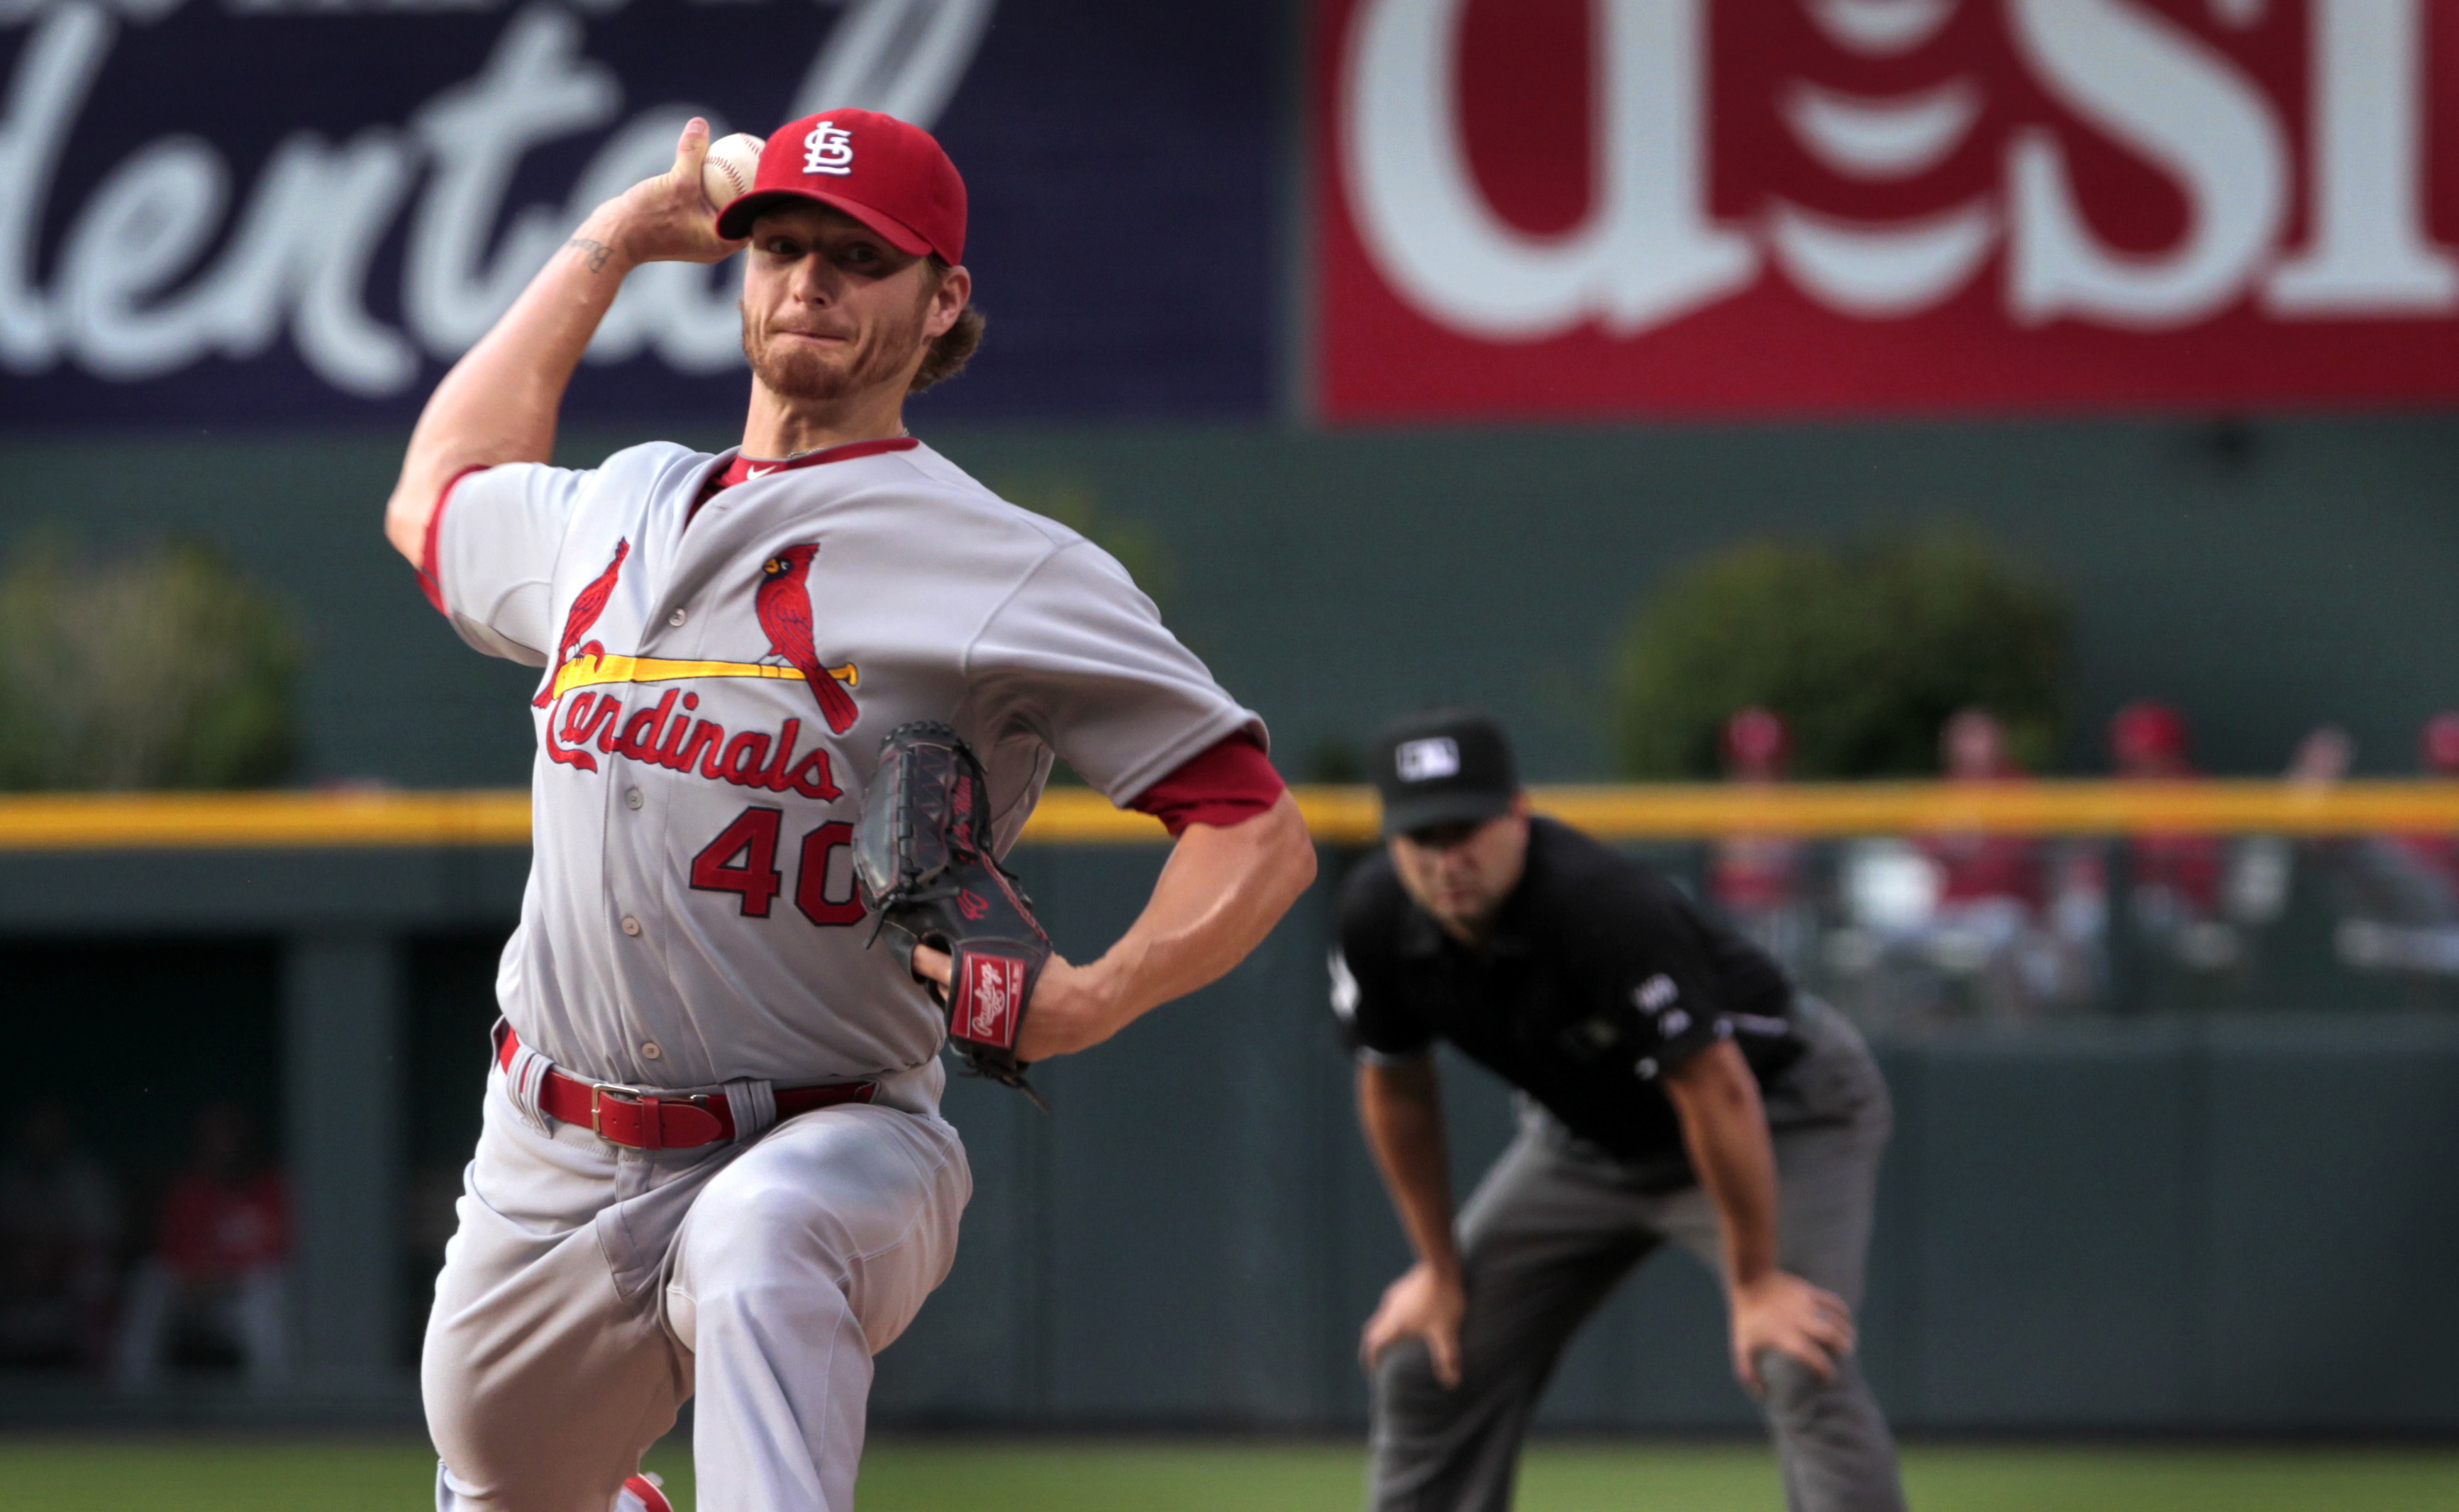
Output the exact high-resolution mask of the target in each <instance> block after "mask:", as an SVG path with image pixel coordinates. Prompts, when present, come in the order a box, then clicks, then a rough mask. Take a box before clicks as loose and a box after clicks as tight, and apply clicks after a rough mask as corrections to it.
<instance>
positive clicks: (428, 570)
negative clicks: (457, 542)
mask: <svg viewBox="0 0 2459 1512" xmlns="http://www.w3.org/2000/svg"><path fill="white" fill-rule="evenodd" d="M486 468H487V464H486V463H484V462H474V463H472V464H471V465H470V466H468V467H465V468H463V469H462V470H461V471H460V472H458V473H453V474H452V476H451V477H449V478H447V479H445V480H444V487H443V489H442V490H441V491H440V492H439V493H437V494H436V495H435V512H434V513H433V514H431V515H428V516H427V535H426V537H425V538H424V539H423V540H421V541H420V543H419V547H418V587H419V591H420V592H422V593H424V594H426V595H427V601H428V602H429V603H431V604H433V605H434V606H435V612H436V613H437V614H440V615H449V614H451V613H452V611H451V610H448V609H446V608H445V607H444V579H443V578H440V577H438V576H437V575H436V569H435V550H436V542H437V540H438V538H439V537H440V536H441V534H442V532H443V530H444V506H445V505H447V504H450V503H451V502H452V490H453V487H454V486H455V485H456V484H458V483H459V482H460V481H461V480H462V479H463V478H465V477H468V476H469V475H470V474H471V473H483V472H485V471H486Z"/></svg>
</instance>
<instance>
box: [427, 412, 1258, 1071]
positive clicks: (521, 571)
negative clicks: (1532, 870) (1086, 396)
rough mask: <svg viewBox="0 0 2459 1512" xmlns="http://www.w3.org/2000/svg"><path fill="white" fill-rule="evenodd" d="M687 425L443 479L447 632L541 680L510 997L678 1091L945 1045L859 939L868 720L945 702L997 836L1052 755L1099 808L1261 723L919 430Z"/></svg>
mask: <svg viewBox="0 0 2459 1512" xmlns="http://www.w3.org/2000/svg"><path fill="white" fill-rule="evenodd" d="M732 459H733V454H732V453H730V452H729V453H727V454H725V455H722V456H709V455H706V454H704V453H698V452H691V451H689V450H687V449H685V448H683V447H681V446H676V445H672V444H668V443H654V444H651V445H646V446H639V447H634V448H631V449H629V450H627V451H623V452H617V453H616V454H615V455H613V456H611V457H609V458H607V459H606V461H605V462H604V463H603V464H602V465H601V466H599V467H598V468H596V469H594V470H591V471H588V472H573V471H568V470H565V469H560V468H553V467H547V466H543V465H537V464H526V463H524V464H512V465H506V466H500V467H494V468H489V469H486V470H484V471H482V472H477V473H471V474H469V475H467V476H465V477H463V478H462V479H461V480H460V481H459V482H458V483H457V484H456V485H455V486H454V487H452V489H451V490H450V491H449V494H448V497H447V499H446V502H445V507H444V511H443V514H442V515H441V517H440V519H439V520H438V522H437V524H436V526H435V533H434V536H433V547H432V550H431V553H430V561H431V567H432V571H433V576H434V578H435V582H434V588H435V591H436V592H437V594H438V596H439V599H440V601H441V604H442V606H443V608H444V610H445V612H446V613H447V615H449V616H450V618H451V619H452V623H453V625H454V627H455V628H456V629H457V630H458V631H459V632H460V634H461V636H462V638H463V639H464V640H466V641H469V642H470V643H471V644H472V645H474V646H476V647H477V648H478V649H480V650H482V651H486V652H489V653H491V654H493V655H495V656H501V657H507V658H510V659H512V660H514V661H516V662H527V663H529V664H531V665H534V666H541V667H544V668H546V675H545V677H544V678H543V679H542V681H541V683H540V686H539V689H538V693H537V697H536V700H535V705H536V706H535V708H534V711H533V712H534V718H535V720H536V729H537V742H538V755H537V761H536V777H535V781H534V784H533V788H534V797H533V801H532V813H533V820H532V823H533V846H534V859H533V861H532V864H531V869H530V880H529V888H528V892H527V894H526V896H525V897H524V899H523V902H522V909H521V923H520V928H519V930H518V932H517V933H516V934H515V935H514V936H513V939H512V942H511V943H510V944H509V945H508V946H507V947H506V948H505V951H504V957H503V965H502V969H501V972H500V974H499V976H498V978H497V984H496V985H497V995H498V998H500V1000H501V1003H502V1006H503V1010H504V1013H505V1016H506V1017H507V1018H508V1019H510V1020H511V1022H512V1024H513V1027H514V1028H515V1030H516V1031H517V1032H518V1033H519V1035H520V1037H521V1040H522V1041H523V1043H525V1044H527V1045H529V1046H532V1047H534V1048H536V1050H538V1051H540V1052H541V1053H543V1054H544V1055H546V1056H547V1057H549V1058H550V1059H552V1060H554V1061H556V1062H557V1063H558V1064H561V1065H563V1066H566V1067H568V1068H570V1069H571V1070H572V1071H574V1072H575V1073H576V1074H578V1075H583V1076H588V1077H593V1078H599V1079H603V1080H607V1081H613V1082H627V1083H633V1084H639V1085H647V1086H659V1087H671V1088H689V1087H702V1086H710V1085H715V1084H718V1083H721V1082H729V1081H734V1080H738V1079H757V1080H767V1081H770V1082H776V1083H779V1084H782V1085H793V1084H801V1083H806V1082H829V1081H837V1080H846V1079H851V1078H856V1077H865V1076H876V1075H884V1074H889V1073H893V1072H895V1071H898V1070H902V1069H905V1068H908V1067H912V1066H915V1065H918V1064H921V1063H922V1062H924V1061H928V1060H929V1059H930V1058H931V1057H932V1056H933V1055H935V1053H936V1052H937V1049H938V1046H939V1042H940V1039H941V1033H942V1023H941V1019H940V1014H939V1011H938V1009H937V1008H936V1007H935V1004H934V1003H933V1001H932V999H931V998H930V996H929V995H928V993H927V992H926V991H925V990H924V989H923V988H922V987H920V986H919V985H918V984H916V983H915V982H914V981H913V980H912V978H911V977H908V976H907V974H906V973H905V972H904V970H903V969H902V968H901V967H899V966H898V965H897V963H896V959H895V956H893V954H892V953H891V952H890V951H889V950H888V949H887V948H886V947H885V946H884V945H883V946H881V947H880V948H877V949H866V948H865V944H864V942H865V940H866V939H868V938H869V936H870V935H871V927H870V921H869V920H868V919H867V918H866V917H865V916H864V913H863V909H862V905H861V902H860V900H859V899H858V898H857V897H856V896H855V894H854V891H853V879H852V874H851V824H852V821H853V819H854V817H855V812H856V807H857V804H858V801H859V797H860V794H861V792H862V788H863V787H864V785H865V784H866V783H867V782H868V781H869V779H870V777H871V774H872V767H873V766H874V764H875V758H876V756H877V752H878V748H879V743H880V741H881V739H882V737H884V736H886V735H887V734H888V732H889V731H891V730H893V729H894V728H895V727H896V726H898V725H902V724H905V723H906V722H907V721H910V720H922V719H930V720H941V721H945V722H946V723H948V724H950V725H954V726H955V727H956V730H957V731H958V732H959V733H961V734H962V735H964V736H965V738H966V739H967V740H969V741H970V742H972V743H973V745H974V747H975V749H976V751H977V753H978V754H979V755H980V757H981V759H982V764H983V766H984V767H985V768H986V770H987V772H988V774H989V779H990V787H991V793H990V796H991V799H992V803H993V805H994V809H993V811H994V812H995V813H996V814H997V815H998V836H999V843H1000V846H1001V848H1002V849H1004V848H1005V847H1006V846H1007V845H1009V844H1011V843H1013V841H1014V839H1015V837H1016V834H1017V832H1018V830H1019V829H1021V828H1022V826H1023V824H1024V820H1025V817H1026V816H1027V815H1028V814H1029V813H1030V812H1031V811H1032V809H1033V806H1034V803H1035V801H1036V800H1037V799H1038V798H1039V796H1040V792H1041V788H1042V784H1043V782H1044V781H1045V780H1046V779H1047V778H1048V776H1049V772H1050V765H1051V760H1052V756H1053V753H1054V752H1056V753H1057V754H1058V755H1060V756H1063V757H1065V758H1066V760H1067V762H1068V764H1069V765H1070V766H1072V767H1075V769H1076V770H1077V771H1078V772H1080V773H1082V775H1083V777H1084V779H1085V780H1086V781H1087V782H1089V783H1091V784H1092V785H1094V786H1095V787H1096V788H1100V789H1101V790H1102V791H1103V793H1104V794H1105V795H1106V796H1108V797H1109V798H1110V799H1111V800H1112V801H1113V802H1117V803H1125V802H1127V801H1129V800H1131V799H1133V798H1134V797H1135V796H1136V795H1137V794H1138V793H1140V792H1142V791H1143V790H1144V789H1145V788H1146V787H1148V786H1150V785H1151V784H1152V783H1153V782H1154V781H1155V780H1156V779H1158V778H1160V777H1162V776H1164V775H1166V774H1167V773H1168V772H1169V771H1170V770H1171V769H1173V768H1174V767H1177V766H1179V765H1180V764H1181V763H1183V762H1185V761H1187V759H1188V758H1190V757H1192V756H1194V755H1196V754H1198V753H1199V752H1201V751H1203V750H1204V749H1206V748H1207V747H1208V746H1211V745H1213V744H1214V743H1216V742H1218V741H1220V740H1222V739H1224V738H1225V737H1227V736H1229V735H1230V734H1232V733H1234V732H1236V731H1239V730H1241V729H1246V730H1251V731H1252V732H1253V733H1254V735H1255V737H1256V738H1257V739H1258V740H1260V739H1262V738H1263V725H1262V722H1261V721H1260V720H1259V719H1258V718H1257V717H1256V716H1255V715H1254V714H1253V713H1252V712H1251V711H1250V710H1248V709H1246V708H1243V707H1241V706H1240V705H1239V704H1237V703H1235V702H1234V701H1233V700H1231V699H1230V698H1229V695H1228V694H1227V693H1225V692H1223V691H1222V689H1221V687H1220V686H1219V684H1217V683H1214V681H1213V680H1212V677H1211V675H1210V674H1209V673H1208V672H1207V671H1206V670H1205V667H1204V664H1203V663H1202V662H1199V661H1198V660H1197V659H1196V658H1195V657H1194V656H1193V655H1192V654H1191V653H1189V652H1188V651H1187V648H1186V647H1184V646H1182V645H1180V644H1179V643H1178V641H1176V640H1175V639H1174V638H1172V637H1171V635H1170V633H1169V632H1168V631H1167V630H1166V628H1164V627H1163V625H1162V622H1161V620H1160V617H1159V615H1158V614H1157V613H1156V612H1155V610H1154V608H1153V605H1152V602H1151V600H1150V599H1146V598H1145V596H1144V595H1143V594H1142V593H1140V592H1138V591H1137V589H1136V586H1135V584H1134V582H1133V581H1132V580H1131V579H1130V578H1128V576H1127V574H1126V572H1125V571H1124V569H1123V568H1121V567H1120V566H1119V564H1118V563H1117V562H1116V561H1115V560H1113V559H1112V558H1111V557H1109V556H1108V555H1107V554H1106V553H1104V552H1103V551H1102V550H1101V549H1100V548H1099V547H1097V546H1095V545H1093V544H1092V543H1091V542H1089V541H1087V540H1085V539H1084V538H1083V537H1082V536H1079V535H1077V534H1076V533H1075V532H1073V531H1070V530H1068V529H1066V528H1065V527H1063V526H1061V525H1059V524H1056V523H1054V522H1053V521H1050V520H1047V519H1043V518H1041V517H1040V516H1038V515H1031V514H1028V513H1026V512H1025V511H1023V510H1020V509H1018V508H1016V507H1015V506H1014V505H1011V504H1008V503H1006V502H1004V501H1003V500H1001V499H999V498H998V496H997V495H995V494H992V493H991V492H990V491H989V490H987V489H985V488H983V487H982V486H981V485H980V484H978V483H977V482H976V481H974V480H973V479H972V478H971V477H968V476H967V475H966V474H965V473H963V472H962V471H961V470H960V469H958V468H956V466H955V465H953V464H952V463H950V462H948V461H947V460H946V459H945V458H943V457H941V456H939V455H938V454H937V453H936V452H933V451H931V450H930V449H929V448H928V447H925V446H922V445H921V444H920V443H918V442H914V441H912V440H910V439H905V438H899V439H897V440H893V441H875V442H857V443H854V444H852V445H850V446H844V447H838V448H834V449H832V450H830V451H829V452H819V453H815V454H813V455H811V456H808V457H803V458H798V459H795V461H794V462H793V463H792V464H790V465H787V466H783V467H780V468H778V469H777V470H775V471H773V472H769V473H765V474H763V473H760V470H759V469H757V468H754V469H752V470H751V471H752V472H753V473H755V474H757V475H755V476H753V477H752V478H751V479H750V480H749V481H746V482H742V483H739V484H737V485H735V486H734V487H731V488H728V489H725V490H724V491H723V492H721V493H719V494H715V495H714V496H713V497H710V498H709V499H708V500H707V502H706V503H704V504H702V505H700V506H699V509H698V512H697V514H696V515H695V513H694V509H693V506H694V501H695V500H696V499H698V498H699V497H700V496H701V494H702V492H703V489H704V485H705V483H706V482H707V481H708V480H709V479H711V478H712V477H715V476H716V475H718V474H719V473H720V472H721V470H723V469H725V468H726V467H727V466H728V464H729V463H730V462H731V461H732Z"/></svg>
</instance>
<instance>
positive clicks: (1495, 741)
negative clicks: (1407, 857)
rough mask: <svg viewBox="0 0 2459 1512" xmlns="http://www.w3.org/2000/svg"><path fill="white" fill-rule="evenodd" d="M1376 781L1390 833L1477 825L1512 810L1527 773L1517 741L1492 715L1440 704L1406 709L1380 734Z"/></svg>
mask: <svg viewBox="0 0 2459 1512" xmlns="http://www.w3.org/2000/svg"><path fill="white" fill-rule="evenodd" d="M1375 787H1376V789H1377V791H1379V792H1380V793H1381V794H1382V795H1383V832H1384V833H1385V834H1386V835H1396V834H1407V833H1409V832H1411V831H1412V830H1431V829H1433V828H1434V827H1435V826H1437V825H1447V824H1473V823H1476V822H1478V821H1481V820H1485V819H1491V818H1494V817H1495V816H1496V815H1498V814H1504V813H1509V812H1510V811H1511V800H1512V799H1514V798H1516V797H1518V796H1519V795H1520V773H1519V771H1518V769H1517V767H1515V766H1514V764H1513V762H1512V760H1511V740H1510V737H1508V736H1506V735H1504V734H1503V726H1502V725H1499V724H1497V723H1496V722H1495V720H1494V719H1493V717H1492V716H1490V715H1486V714H1481V713H1479V712H1477V711H1476V710H1475V709H1464V708H1435V709H1425V710H1422V711H1420V712H1419V713H1415V714H1405V715H1402V716H1401V717H1400V718H1398V719H1397V720H1394V721H1393V722H1392V723H1391V724H1389V725H1384V726H1383V728H1382V729H1381V730H1380V731H1378V732H1377V734H1376V737H1375Z"/></svg>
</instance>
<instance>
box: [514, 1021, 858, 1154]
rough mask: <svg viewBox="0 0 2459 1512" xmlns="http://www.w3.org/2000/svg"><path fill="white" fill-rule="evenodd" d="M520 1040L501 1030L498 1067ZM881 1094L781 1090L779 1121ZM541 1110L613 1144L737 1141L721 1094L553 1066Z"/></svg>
mask: <svg viewBox="0 0 2459 1512" xmlns="http://www.w3.org/2000/svg"><path fill="white" fill-rule="evenodd" d="M520 1046H521V1042H520V1040H518V1039H516V1038H515V1036H514V1034H513V1026H512V1025H510V1024H506V1025H504V1026H503V1036H502V1040H501V1042H500V1043H499V1044H497V1046H496V1047H495V1063H496V1064H497V1065H499V1066H502V1067H504V1068H505V1069H507V1070H509V1069H511V1067H512V1064H513V1052H514V1051H515V1050H517V1049H519V1048H520ZM878 1091H879V1088H878V1086H877V1085H875V1084H874V1083H872V1082H830V1083H828V1084H827V1085H825V1086H804V1087H779V1088H778V1089H777V1091H776V1098H777V1122H778V1123H780V1124H783V1123H784V1122H786V1121H787V1120H788V1119H789V1118H792V1117H793V1116H794V1115H795V1114H797V1113H809V1111H811V1110H812V1109H813V1108H824V1107H835V1106H836V1105H837V1104H838V1103H868V1102H870V1101H871V1100H872V1097H873V1096H875V1095H876V1094H877V1093H878ZM538 1106H540V1107H542V1108H544V1109H545V1110H546V1111H547V1114H548V1116H549V1117H551V1118H555V1119H558V1120H560V1121H562V1122H563V1123H566V1124H579V1125H580V1126H581V1127H583V1128H585V1129H587V1130H589V1132H591V1133H592V1134H595V1135H597V1136H598V1137H599V1139H602V1140H605V1141H607V1142H608V1143H610V1144H615V1145H625V1146H628V1147H629V1148H632V1149H698V1148H699V1147H700V1146H702V1145H714V1144H716V1143H717V1142H718V1141H719V1140H730V1139H732V1138H734V1109H733V1108H731V1107H729V1106H727V1105H726V1101H725V1093H723V1092H703V1093H699V1094H696V1095H693V1096H689V1097H665V1096H662V1095H660V1094H658V1093H655V1092H646V1091H643V1090H641V1088H639V1087H632V1086H624V1085H622V1084H621V1083H620V1082H583V1081H581V1080H580V1079H579V1078H578V1077H568V1076H565V1075H564V1074H563V1073H562V1072H560V1071H557V1070H556V1069H555V1068H554V1067H552V1066H550V1067H548V1068H547V1073H546V1080H545V1081H544V1082H540V1083H539V1085H538Z"/></svg>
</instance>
